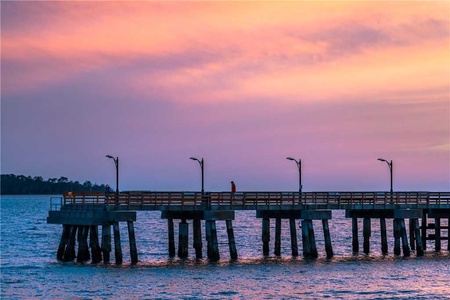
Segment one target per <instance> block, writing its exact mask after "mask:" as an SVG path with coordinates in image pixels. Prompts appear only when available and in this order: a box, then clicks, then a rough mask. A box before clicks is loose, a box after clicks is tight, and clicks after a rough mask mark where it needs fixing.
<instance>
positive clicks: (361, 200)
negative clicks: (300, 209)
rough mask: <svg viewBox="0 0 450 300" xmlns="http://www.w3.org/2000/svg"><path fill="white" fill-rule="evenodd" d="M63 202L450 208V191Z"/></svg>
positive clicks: (70, 203)
mask: <svg viewBox="0 0 450 300" xmlns="http://www.w3.org/2000/svg"><path fill="white" fill-rule="evenodd" d="M60 201H61V203H60V205H55V204H54V203H53V204H52V205H51V210H54V209H55V210H57V209H58V207H59V208H60V209H83V210H90V209H96V208H97V209H98V208H100V207H103V206H105V205H107V206H113V207H115V208H119V209H133V210H161V209H167V208H169V209H170V207H181V208H183V207H184V208H189V209H194V210H195V209H208V208H215V207H217V208H219V209H220V207H221V206H226V207H229V208H232V209H236V210H240V209H242V210H245V209H259V208H260V209H264V208H266V207H273V206H280V207H282V206H294V207H295V206H307V207H317V208H329V209H345V208H347V207H350V206H360V207H362V208H364V207H369V206H370V207H372V208H373V207H375V206H377V207H379V206H381V207H382V206H389V205H416V206H417V207H419V206H420V207H421V208H427V207H441V206H449V207H450V192H420V191H419V192H394V193H390V192H304V193H299V192H251V191H249V192H238V193H231V192H205V193H201V192H124V193H120V194H119V195H116V194H114V193H111V194H107V195H105V193H98V192H95V193H93V192H81V193H80V192H67V193H64V194H63V197H62V198H61V200H60Z"/></svg>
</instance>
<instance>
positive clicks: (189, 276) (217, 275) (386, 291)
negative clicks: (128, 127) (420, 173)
mask: <svg viewBox="0 0 450 300" xmlns="http://www.w3.org/2000/svg"><path fill="white" fill-rule="evenodd" d="M48 208H49V202H48V197H46V196H44V197H42V196H31V197H30V196H28V197H2V200H1V273H2V274H1V276H2V277H1V293H2V298H5V299H18V298H79V299H89V298H131V299H142V298H149V299H153V298H162V299H179V298H204V299H211V298H214V299H220V298H226V299H228V298H233V299H252V298H253V299H260V298H265V299H280V298H311V299H316V298H325V297H330V298H342V299H362V298H371V299H372V298H396V299H409V298H414V299H417V298H423V299H438V298H439V299H443V298H446V297H447V298H449V296H448V295H449V294H450V288H449V278H450V255H449V253H448V252H447V251H446V249H447V244H446V241H443V243H442V247H443V248H442V249H444V251H442V252H441V253H433V252H431V251H430V249H434V245H433V244H431V243H430V244H429V245H428V246H429V247H428V252H427V253H426V255H425V256H424V257H420V258H417V257H415V254H414V253H412V256H411V257H409V258H403V257H397V256H394V255H392V253H390V254H389V255H386V256H383V255H381V244H380V239H381V238H380V236H379V232H378V226H379V224H377V222H375V221H373V222H372V237H371V253H370V254H369V255H364V254H361V253H360V254H353V253H352V252H351V222H350V221H349V220H347V219H345V218H344V212H342V211H333V219H332V220H330V232H331V238H332V241H333V247H334V249H333V250H334V253H335V257H334V258H332V259H326V257H325V246H324V241H323V234H322V231H321V223H320V222H317V223H314V226H315V229H316V230H315V231H316V236H317V237H316V240H317V247H318V250H319V258H318V259H317V260H306V259H303V258H302V257H301V256H299V257H297V258H293V257H292V256H291V250H290V234H289V224H288V221H287V220H286V221H283V223H282V245H281V247H282V256H281V257H275V256H273V255H271V256H269V257H263V256H262V243H261V220H260V219H256V218H255V212H236V220H235V221H234V223H233V225H234V229H235V237H236V243H237V249H238V254H239V259H238V260H235V261H231V260H230V259H229V257H230V256H229V250H228V245H227V244H225V243H226V242H227V235H226V227H225V222H217V231H218V239H219V242H220V243H224V244H220V255H221V260H220V261H218V262H215V263H211V262H209V261H208V260H207V259H201V260H196V259H195V258H194V254H195V253H194V249H193V248H192V247H191V248H190V249H189V251H190V258H189V259H186V260H180V259H178V258H174V259H169V258H168V257H167V243H168V241H167V231H166V230H167V229H166V221H165V220H162V219H160V213H158V212H139V213H138V220H137V222H136V223H135V231H136V238H137V246H138V255H139V263H138V265H136V266H131V265H130V264H129V262H130V257H129V249H128V236H127V230H126V226H122V228H121V234H122V237H121V238H122V247H123V254H124V262H125V263H124V265H122V266H116V265H114V264H111V265H103V264H98V265H92V264H90V263H86V264H77V263H61V262H57V261H56V259H55V256H56V249H57V247H58V243H59V238H60V234H61V229H62V228H61V226H57V225H47V224H46V216H47V210H48ZM273 223H274V222H272V224H271V226H272V228H271V234H272V235H273V234H274V228H273V226H274V224H273ZM361 226H362V224H361ZM443 226H446V223H445V224H443ZM387 227H388V228H387V229H388V232H389V233H390V234H389V245H390V249H389V250H390V252H392V245H393V237H392V234H391V233H392V222H388V223H387ZM176 228H177V224H176ZM189 228H190V231H191V232H190V234H192V223H190V227H189ZM298 234H299V236H298V237H299V239H298V241H299V249H300V250H301V238H300V230H298ZM442 235H443V236H446V235H447V233H446V232H443V234H442ZM189 238H190V241H191V242H192V236H190V237H189ZM361 240H362V236H361ZM273 246H274V245H273V241H271V253H272V252H273ZM204 248H205V243H204ZM203 250H204V255H206V249H203ZM300 252H301V251H300ZM112 261H114V252H112Z"/></svg>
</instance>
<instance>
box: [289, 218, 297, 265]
mask: <svg viewBox="0 0 450 300" xmlns="http://www.w3.org/2000/svg"><path fill="white" fill-rule="evenodd" d="M289 227H290V232H291V250H292V256H298V244H297V227H296V224H295V219H293V218H290V219H289Z"/></svg>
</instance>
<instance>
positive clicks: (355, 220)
mask: <svg viewBox="0 0 450 300" xmlns="http://www.w3.org/2000/svg"><path fill="white" fill-rule="evenodd" d="M352 250H353V252H359V241H358V218H352Z"/></svg>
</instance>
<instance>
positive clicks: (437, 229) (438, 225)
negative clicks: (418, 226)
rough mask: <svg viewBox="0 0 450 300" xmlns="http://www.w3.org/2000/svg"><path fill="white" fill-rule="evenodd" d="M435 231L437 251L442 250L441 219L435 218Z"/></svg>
mask: <svg viewBox="0 0 450 300" xmlns="http://www.w3.org/2000/svg"><path fill="white" fill-rule="evenodd" d="M434 220H435V221H434V233H435V250H436V252H439V251H441V219H440V218H435V219H434Z"/></svg>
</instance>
